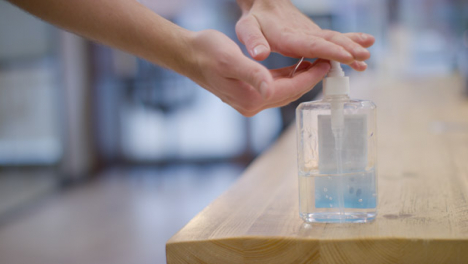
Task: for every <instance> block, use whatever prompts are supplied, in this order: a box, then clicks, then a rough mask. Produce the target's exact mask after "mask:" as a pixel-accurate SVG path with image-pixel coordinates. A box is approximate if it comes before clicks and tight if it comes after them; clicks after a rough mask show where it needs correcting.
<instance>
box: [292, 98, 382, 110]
mask: <svg viewBox="0 0 468 264" xmlns="http://www.w3.org/2000/svg"><path fill="white" fill-rule="evenodd" d="M342 102H343V105H344V106H345V107H346V106H349V107H357V108H366V109H371V110H372V109H376V108H377V106H376V104H375V103H374V102H372V101H370V100H360V99H349V100H343V101H342ZM330 107H331V101H327V100H317V101H309V102H303V103H301V104H299V106H298V107H297V109H298V110H300V109H316V108H324V109H328V108H330Z"/></svg>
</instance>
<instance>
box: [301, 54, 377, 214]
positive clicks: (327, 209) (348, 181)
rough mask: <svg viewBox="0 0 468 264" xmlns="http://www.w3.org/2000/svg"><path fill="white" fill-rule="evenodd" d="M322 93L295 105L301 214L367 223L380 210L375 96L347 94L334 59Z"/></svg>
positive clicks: (346, 84) (347, 87) (342, 76)
mask: <svg viewBox="0 0 468 264" xmlns="http://www.w3.org/2000/svg"><path fill="white" fill-rule="evenodd" d="M323 88H324V98H323V99H322V100H321V101H313V102H305V103H302V104H300V105H299V106H298V107H297V109H296V122H297V151H298V156H297V157H298V171H299V213H300V216H301V218H302V219H303V220H304V221H305V222H329V223H332V222H338V223H339V222H368V221H371V220H373V219H374V218H375V216H376V215H377V171H376V165H377V146H376V143H377V130H376V128H377V126H376V125H377V124H376V122H377V120H376V106H375V104H374V103H373V102H371V101H365V100H352V99H350V98H349V96H348V94H349V80H348V77H345V76H344V73H343V71H342V70H341V67H340V65H339V63H337V62H332V67H331V70H330V72H329V74H328V77H327V78H326V79H325V80H324V85H323Z"/></svg>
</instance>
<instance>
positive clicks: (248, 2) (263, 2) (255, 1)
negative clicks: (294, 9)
mask: <svg viewBox="0 0 468 264" xmlns="http://www.w3.org/2000/svg"><path fill="white" fill-rule="evenodd" d="M284 3H288V4H292V2H291V0H274V1H272V0H237V4H238V5H239V7H240V9H241V10H242V13H245V12H249V11H250V10H251V9H252V8H253V7H255V8H257V7H258V8H261V9H274V8H276V7H280V6H281V5H282V4H284Z"/></svg>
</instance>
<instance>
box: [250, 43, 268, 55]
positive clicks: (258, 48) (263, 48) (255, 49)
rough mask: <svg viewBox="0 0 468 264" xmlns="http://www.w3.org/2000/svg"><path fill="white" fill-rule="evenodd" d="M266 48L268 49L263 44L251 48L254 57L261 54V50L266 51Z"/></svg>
mask: <svg viewBox="0 0 468 264" xmlns="http://www.w3.org/2000/svg"><path fill="white" fill-rule="evenodd" d="M267 50H268V49H267V47H265V46H263V45H258V46H257V47H255V48H254V49H253V55H254V57H257V56H258V55H259V54H262V53H263V52H266V51H267Z"/></svg>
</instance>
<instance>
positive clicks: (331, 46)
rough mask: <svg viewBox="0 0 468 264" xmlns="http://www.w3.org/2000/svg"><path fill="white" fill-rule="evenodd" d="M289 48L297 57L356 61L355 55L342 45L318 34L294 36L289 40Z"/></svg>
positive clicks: (347, 61)
mask: <svg viewBox="0 0 468 264" xmlns="http://www.w3.org/2000/svg"><path fill="white" fill-rule="evenodd" d="M287 49H288V50H291V51H292V53H294V54H291V55H293V56H296V57H306V58H321V59H326V60H334V61H339V62H341V63H344V64H350V63H352V62H353V61H354V57H353V55H351V53H349V52H348V51H347V50H346V49H344V48H343V47H342V46H340V45H337V44H335V43H333V42H330V41H327V40H325V39H323V38H321V37H317V36H307V37H305V38H304V37H303V36H302V37H293V38H292V39H290V40H289V42H288V44H287Z"/></svg>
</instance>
